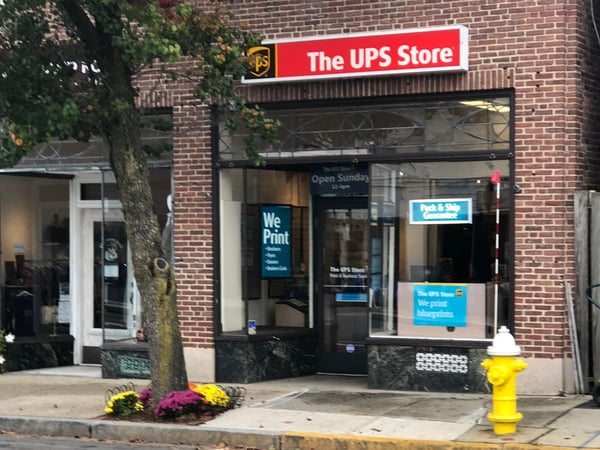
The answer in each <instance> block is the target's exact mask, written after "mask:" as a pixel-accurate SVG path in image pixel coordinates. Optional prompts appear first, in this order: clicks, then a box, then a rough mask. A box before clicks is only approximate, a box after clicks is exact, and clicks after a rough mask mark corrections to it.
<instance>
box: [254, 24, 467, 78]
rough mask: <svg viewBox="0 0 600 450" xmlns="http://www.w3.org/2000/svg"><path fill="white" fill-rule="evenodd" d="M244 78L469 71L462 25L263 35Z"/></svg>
mask: <svg viewBox="0 0 600 450" xmlns="http://www.w3.org/2000/svg"><path fill="white" fill-rule="evenodd" d="M248 56H249V57H250V60H251V63H252V66H251V67H252V68H251V71H250V73H249V74H248V75H247V76H246V77H245V78H244V79H243V80H242V81H243V82H244V83H274V82H281V81H299V80H312V79H315V78H341V77H343V78H346V77H358V76H374V75H394V74H403V73H418V72H421V73H423V72H465V71H467V70H468V67H469V63H468V56H469V35H468V30H467V28H466V27H464V26H450V27H435V28H423V29H410V30H392V31H378V32H373V33H349V34H336V35H326V36H313V37H308V38H298V39H281V40H266V41H263V42H262V44H261V45H259V46H256V47H252V48H251V49H249V50H248Z"/></svg>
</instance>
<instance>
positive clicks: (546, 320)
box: [150, 0, 600, 359]
mask: <svg viewBox="0 0 600 450" xmlns="http://www.w3.org/2000/svg"><path fill="white" fill-rule="evenodd" d="M227 3H228V7H229V8H230V9H231V10H232V11H233V12H234V14H235V16H236V20H238V21H239V22H240V23H244V24H246V25H248V27H249V28H251V29H252V30H256V31H258V32H260V33H261V34H263V35H264V36H265V37H266V38H270V39H281V38H292V37H293V38H297V37H306V36H315V35H330V34H336V33H356V32H373V31H378V30H390V29H399V30H401V29H409V28H427V27H436V26H449V25H464V26H465V27H467V28H468V30H469V40H470V42H469V70H468V72H467V73H464V74H433V75H432V74H427V75H411V76H396V77H377V78H375V77H374V78H361V79H346V80H335V81H321V82H305V83H283V84H275V85H269V86H268V87H264V86H252V87H246V88H245V89H247V91H248V95H249V97H250V98H251V99H252V100H253V101H257V102H279V101H286V102H289V101H308V100H316V99H351V98H365V97H379V96H401V95H412V94H431V93H440V94H443V93H450V92H467V91H486V90H502V89H510V90H514V93H515V110H514V123H515V134H514V175H515V180H514V181H515V183H516V184H517V185H519V187H520V188H521V193H519V194H517V195H516V197H515V211H514V222H515V224H514V225H515V228H514V230H515V231H514V254H515V261H514V266H515V284H514V305H515V306H514V319H515V330H514V331H513V332H514V335H515V338H516V339H517V342H518V343H519V345H521V347H522V349H523V356H524V357H531V358H540V359H563V358H566V357H568V356H569V354H570V347H569V345H570V343H569V339H568V327H567V322H566V310H565V287H566V285H567V284H568V285H570V286H572V287H574V289H581V287H577V286H575V272H576V268H575V256H574V254H575V249H574V218H573V193H574V191H575V190H577V189H598V188H600V181H598V176H597V173H598V170H599V169H600V158H599V156H598V150H597V149H598V145H599V144H600V135H599V133H600V131H599V127H598V126H597V123H598V120H597V119H600V117H599V116H600V114H599V112H598V108H597V107H595V105H596V104H597V103H598V97H599V96H600V88H599V86H598V74H599V71H598V69H599V67H598V65H599V63H598V62H597V61H599V60H600V58H599V56H600V55H599V53H600V52H599V50H598V41H597V40H596V35H595V33H594V29H593V26H592V22H591V20H590V10H589V2H584V1H582V0H567V1H558V0H537V1H532V2H516V1H502V0H501V1H493V2H492V1H487V0H484V1H468V0H460V1H447V2H439V1H431V0H425V1H423V0H405V1H370V0H335V1H327V2H323V1H295V2H291V1H287V0H278V1H264V0H232V1H229V2H227ZM188 92H189V91H188V90H187V89H186V86H178V87H177V88H175V89H170V90H169V94H168V96H169V97H170V102H171V105H172V106H173V107H174V110H173V114H174V121H175V132H174V136H175V141H174V180H175V181H174V185H175V186H174V192H175V236H176V238H175V239H176V242H175V258H176V263H177V278H178V286H179V287H178V299H179V300H178V301H179V303H180V305H181V306H180V313H181V323H182V330H183V335H184V342H185V345H186V346H188V347H199V348H202V347H203V348H210V347H212V346H213V337H214V331H215V330H214V323H213V312H214V311H213V247H212V246H213V238H212V230H213V228H212V227H213V216H212V214H213V211H212V206H211V205H212V199H211V192H212V189H213V187H212V183H213V180H212V168H211V150H210V131H211V130H210V124H209V116H208V114H209V113H208V110H207V108H206V107H202V106H198V105H196V104H195V102H194V100H193V99H192V98H191V97H190V96H189V94H188ZM150 103H154V104H156V103H165V99H164V98H161V99H159V100H158V101H157V100H156V99H154V101H151V102H150ZM166 103H169V100H167V101H166Z"/></svg>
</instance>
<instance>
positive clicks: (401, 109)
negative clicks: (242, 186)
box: [220, 98, 510, 159]
mask: <svg viewBox="0 0 600 450" xmlns="http://www.w3.org/2000/svg"><path fill="white" fill-rule="evenodd" d="M268 115H269V117H272V118H274V119H277V120H279V122H280V123H281V126H280V129H279V133H278V136H277V138H276V140H275V141H274V142H273V143H271V144H268V145H267V144H265V145H264V146H263V148H261V149H259V151H260V152H261V153H262V154H263V156H265V157H267V158H281V157H302V156H320V155H322V156H328V155H365V154H366V155H383V156H385V155H390V154H403V155H406V154H421V153H439V152H470V151H486V152H493V151H506V150H509V146H510V106H509V100H508V99H507V98H493V99H483V100H463V101H460V100H441V101H433V102H432V101H429V102H414V103H394V104H387V105H381V104H380V105H362V106H339V107H321V108H297V109H285V110H272V111H268ZM222 128H223V127H222ZM246 136H247V133H246V132H244V131H243V130H242V127H239V128H238V131H236V132H234V134H232V135H230V134H229V133H228V132H226V131H223V132H222V134H221V136H220V158H221V159H244V158H245V157H244V152H243V150H244V138H245V137H246Z"/></svg>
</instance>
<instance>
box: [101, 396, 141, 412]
mask: <svg viewBox="0 0 600 450" xmlns="http://www.w3.org/2000/svg"><path fill="white" fill-rule="evenodd" d="M143 410H144V405H143V404H142V402H140V396H139V395H138V394H136V393H135V392H133V391H125V392H120V393H118V394H115V395H113V396H112V397H111V398H110V400H109V401H108V402H107V403H106V406H105V407H104V412H105V413H106V414H108V415H112V416H130V415H131V414H134V413H136V412H140V411H143Z"/></svg>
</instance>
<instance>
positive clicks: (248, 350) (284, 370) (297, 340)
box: [215, 335, 317, 383]
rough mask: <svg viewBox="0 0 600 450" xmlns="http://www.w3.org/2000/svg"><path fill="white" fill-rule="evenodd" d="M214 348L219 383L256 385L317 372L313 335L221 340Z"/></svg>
mask: <svg viewBox="0 0 600 450" xmlns="http://www.w3.org/2000/svg"><path fill="white" fill-rule="evenodd" d="M215 346H216V348H215V353H216V380H217V382H220V383H255V382H258V381H266V380H276V379H280V378H292V377H299V376H303V375H311V374H314V373H316V370H317V368H316V352H317V337H316V336H314V335H311V336H281V337H280V336H278V337H277V338H276V339H273V337H272V336H271V337H270V338H261V337H255V338H254V339H240V340H226V338H220V339H219V340H218V341H216V342H215Z"/></svg>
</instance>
